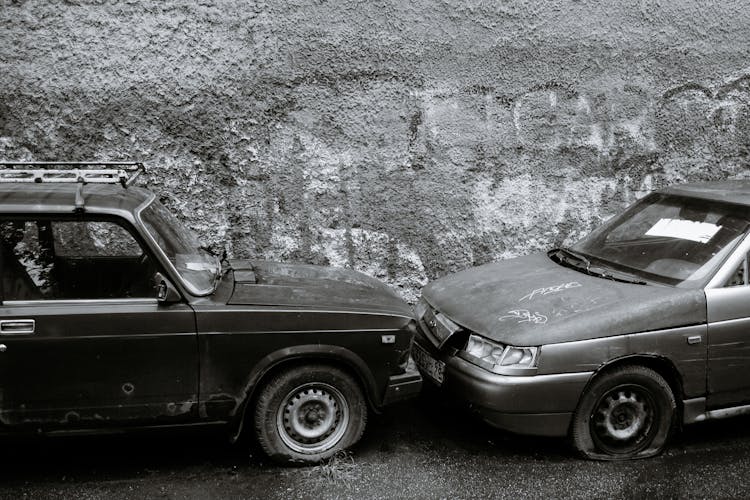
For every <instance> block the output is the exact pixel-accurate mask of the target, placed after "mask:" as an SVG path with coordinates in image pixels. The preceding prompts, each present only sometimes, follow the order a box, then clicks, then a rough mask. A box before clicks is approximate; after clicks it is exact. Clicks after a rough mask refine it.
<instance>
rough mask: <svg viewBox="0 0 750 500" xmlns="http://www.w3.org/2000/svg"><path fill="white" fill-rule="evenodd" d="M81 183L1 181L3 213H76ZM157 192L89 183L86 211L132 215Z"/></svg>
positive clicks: (0, 190)
mask: <svg viewBox="0 0 750 500" xmlns="http://www.w3.org/2000/svg"><path fill="white" fill-rule="evenodd" d="M77 191H78V185H77V184H54V183H51V182H42V183H19V184H13V183H8V184H4V183H2V184H0V213H14V212H19V213H21V212H22V213H40V214H42V213H73V212H74V209H75V206H76V205H75V201H76V192H77ZM153 198H154V194H153V193H152V192H151V191H148V190H146V189H143V188H138V187H128V188H127V189H126V188H123V187H121V186H119V185H115V184H87V185H86V187H85V188H84V189H83V199H84V202H85V206H86V210H87V211H89V210H91V211H95V212H97V213H111V214H120V215H122V214H124V213H128V214H132V213H133V212H134V211H135V210H136V209H138V207H140V206H141V205H143V204H144V203H147V202H149V201H151V200H152V199H153Z"/></svg>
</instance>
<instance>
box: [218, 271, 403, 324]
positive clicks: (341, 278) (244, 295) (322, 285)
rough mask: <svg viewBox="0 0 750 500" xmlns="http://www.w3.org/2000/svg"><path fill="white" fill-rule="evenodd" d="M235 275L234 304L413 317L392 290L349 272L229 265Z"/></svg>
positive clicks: (373, 280)
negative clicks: (353, 311)
mask: <svg viewBox="0 0 750 500" xmlns="http://www.w3.org/2000/svg"><path fill="white" fill-rule="evenodd" d="M230 266H231V268H232V271H233V273H234V281H235V283H234V291H233V293H232V296H231V297H230V298H229V301H228V303H229V304H231V305H268V306H271V305H273V306H288V307H305V308H316V309H334V310H339V309H344V310H356V311H367V312H378V313H386V314H392V315H396V316H404V317H407V318H411V317H412V316H413V315H412V312H411V309H410V308H409V306H408V305H407V304H406V303H405V302H404V301H403V300H402V299H401V298H399V297H398V295H396V294H395V293H394V292H393V291H392V290H391V289H390V288H388V287H387V286H386V285H384V284H383V283H381V282H380V281H378V280H376V279H375V278H371V277H369V276H367V275H365V274H362V273H359V272H357V271H352V270H350V269H343V268H334V267H322V266H312V265H305V264H284V263H280V262H266V261H243V260H234V261H231V262H230Z"/></svg>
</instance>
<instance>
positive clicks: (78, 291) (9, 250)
mask: <svg viewBox="0 0 750 500" xmlns="http://www.w3.org/2000/svg"><path fill="white" fill-rule="evenodd" d="M0 224H1V226H0V228H1V229H2V239H1V240H0V241H2V251H3V293H4V299H5V300H34V299H118V298H153V297H156V292H155V288H154V284H153V282H152V281H153V276H154V274H155V272H156V268H155V266H154V264H153V260H152V259H151V257H150V256H149V255H148V254H147V253H144V252H143V250H142V248H141V246H140V245H139V243H138V241H137V240H136V239H135V238H134V237H133V236H132V235H131V234H130V233H129V232H128V231H127V230H126V229H125V228H124V227H123V226H120V225H119V224H117V223H115V222H111V221H64V220H57V221H49V220H26V221H18V220H14V221H0Z"/></svg>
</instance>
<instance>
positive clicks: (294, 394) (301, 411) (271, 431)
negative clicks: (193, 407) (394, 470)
mask: <svg viewBox="0 0 750 500" xmlns="http://www.w3.org/2000/svg"><path fill="white" fill-rule="evenodd" d="M254 421H255V433H256V435H257V438H258V442H259V443H260V446H261V447H262V448H263V451H265V452H266V454H267V455H268V456H269V457H271V458H272V459H274V460H276V461H278V462H282V463H297V464H307V463H317V462H320V461H321V460H324V459H326V458H329V457H331V456H332V455H334V454H335V453H337V452H339V451H341V450H344V449H346V448H348V447H350V446H352V445H353V444H354V443H356V442H357V441H359V439H360V438H361V437H362V433H363V432H364V430H365V426H366V425H367V403H366V402H365V397H364V394H363V393H362V389H361V388H360V386H359V384H358V383H357V381H356V380H354V378H352V377H351V376H350V375H349V374H348V373H346V372H345V371H343V370H341V369H339V368H336V367H333V366H328V365H322V364H315V365H302V366H296V367H294V368H290V369H288V370H286V371H283V372H281V373H279V374H277V375H275V376H274V377H273V378H272V379H271V380H269V381H268V383H267V384H265V386H264V387H263V388H262V389H261V391H260V395H259V396H258V399H257V401H256V405H255V414H254Z"/></svg>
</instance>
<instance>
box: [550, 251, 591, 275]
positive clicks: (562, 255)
mask: <svg viewBox="0 0 750 500" xmlns="http://www.w3.org/2000/svg"><path fill="white" fill-rule="evenodd" d="M547 255H549V256H550V257H555V258H557V260H558V261H559V262H561V263H565V264H569V265H572V266H574V267H578V268H581V267H583V268H584V269H586V272H588V270H589V269H590V268H591V261H590V260H589V259H588V258H587V257H586V256H585V255H583V254H580V253H578V252H576V251H574V250H571V249H570V248H565V247H559V248H555V249H553V250H550V251H549V253H548V254H547ZM573 259H575V261H574V260H573ZM576 261H577V262H576ZM581 264H583V266H581Z"/></svg>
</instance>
